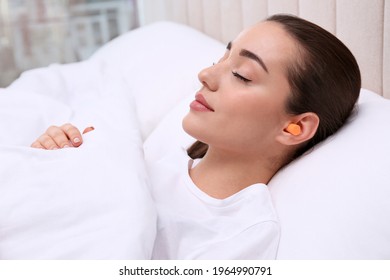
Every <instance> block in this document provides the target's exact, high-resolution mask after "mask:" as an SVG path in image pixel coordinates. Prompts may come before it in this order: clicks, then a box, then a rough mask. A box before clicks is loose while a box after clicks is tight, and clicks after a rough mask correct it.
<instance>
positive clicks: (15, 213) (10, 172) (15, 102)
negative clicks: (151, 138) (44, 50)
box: [0, 63, 156, 259]
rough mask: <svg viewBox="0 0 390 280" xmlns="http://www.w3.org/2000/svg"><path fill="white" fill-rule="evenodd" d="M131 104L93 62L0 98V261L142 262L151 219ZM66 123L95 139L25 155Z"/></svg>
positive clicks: (31, 77)
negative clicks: (51, 129)
mask: <svg viewBox="0 0 390 280" xmlns="http://www.w3.org/2000/svg"><path fill="white" fill-rule="evenodd" d="M103 68H104V67H103ZM103 70H104V71H103ZM83 71H86V72H84V73H87V75H83V74H82V73H80V72H83ZM36 81H38V82H36ZM45 81H48V83H45ZM70 82H72V84H70ZM70 88H73V90H74V91H73V92H72V91H71V90H70ZM76 93H78V94H76ZM130 101H131V98H130V96H129V95H128V88H127V87H126V85H125V84H124V83H123V82H122V81H121V79H118V78H117V77H116V75H115V73H114V72H113V70H110V69H109V68H104V69H99V68H98V67H97V65H96V64H94V63H82V64H73V65H64V66H55V67H49V68H45V69H37V70H34V71H30V72H28V73H25V75H24V76H23V77H22V78H21V79H20V80H19V81H17V82H16V83H15V85H14V86H12V87H10V88H8V89H3V90H2V91H0V130H1V131H2V134H1V136H0V154H1V158H2V160H1V162H0V258H1V259H149V258H150V256H151V252H152V248H153V243H154V237H155V227H156V212H155V208H154V205H153V202H152V199H151V196H150V193H149V191H148V179H147V175H146V172H145V166H144V161H143V152H142V139H141V136H140V132H139V129H138V122H137V117H136V115H135V113H134V103H133V102H130ZM64 122H72V123H74V124H76V125H77V126H78V127H79V128H80V129H83V128H85V127H86V126H88V125H93V126H94V127H95V130H94V131H92V132H89V133H88V134H86V135H84V138H85V143H84V144H83V145H82V146H81V147H80V148H77V149H74V148H70V149H61V150H56V151H46V150H40V149H33V148H30V147H29V144H31V143H32V142H33V141H34V140H35V139H36V138H37V137H38V136H39V135H40V134H42V133H43V132H44V130H43V128H44V129H46V128H47V127H48V126H49V125H53V124H55V125H60V124H63V123H64Z"/></svg>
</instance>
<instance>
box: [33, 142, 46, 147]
mask: <svg viewBox="0 0 390 280" xmlns="http://www.w3.org/2000/svg"><path fill="white" fill-rule="evenodd" d="M31 148H36V149H45V147H43V146H42V145H41V143H39V142H38V141H35V142H34V143H32V144H31Z"/></svg>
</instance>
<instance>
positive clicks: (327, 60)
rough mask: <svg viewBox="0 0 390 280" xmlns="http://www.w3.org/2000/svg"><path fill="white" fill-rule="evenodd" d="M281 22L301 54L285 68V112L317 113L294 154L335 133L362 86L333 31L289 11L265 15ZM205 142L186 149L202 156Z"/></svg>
mask: <svg viewBox="0 0 390 280" xmlns="http://www.w3.org/2000/svg"><path fill="white" fill-rule="evenodd" d="M266 21H269V22H276V23H279V24H281V25H282V26H283V28H284V29H285V30H286V31H287V33H288V34H289V35H290V36H292V38H294V39H295V40H296V41H297V43H298V48H299V51H300V57H298V58H297V63H295V64H293V65H290V66H289V67H288V69H287V78H288V81H289V84H290V88H291V94H290V97H289V99H288V100H287V104H286V112H287V113H289V114H292V115H299V114H302V113H306V112H313V113H316V114H317V115H318V117H319V119H320V123H319V126H318V129H317V131H316V133H315V135H314V136H313V138H311V139H310V140H308V141H307V142H306V143H305V144H304V145H302V146H300V148H298V149H297V151H296V153H295V154H294V155H293V158H292V159H294V158H296V157H298V156H300V155H301V154H303V153H304V152H305V151H307V150H309V149H311V148H312V147H314V146H315V145H316V144H318V143H319V142H321V141H322V140H324V139H326V138H327V137H328V136H330V135H332V134H334V133H335V132H336V131H337V130H338V129H339V128H340V127H341V126H342V125H343V124H344V123H345V122H346V120H347V119H348V117H349V116H350V114H351V112H352V111H353V109H354V106H355V103H356V101H357V99H358V97H359V92H360V88H361V77H360V70H359V66H358V64H357V62H356V59H355V57H354V56H353V54H352V53H351V52H350V50H349V49H348V48H347V47H346V46H345V45H344V44H343V43H342V42H341V41H340V40H339V39H337V38H336V37H335V36H334V35H332V34H331V33H330V32H328V31H326V30H325V29H323V28H321V27H319V26H318V25H316V24H314V23H311V22H309V21H306V20H304V19H301V18H299V17H296V16H291V15H281V14H279V15H273V16H271V17H269V18H268V19H266ZM207 149H208V146H207V145H206V144H205V143H202V142H200V141H197V142H195V143H194V144H193V145H192V146H191V147H190V148H189V149H188V150H187V153H188V155H189V156H190V157H191V158H201V157H203V156H204V155H205V154H206V152H207Z"/></svg>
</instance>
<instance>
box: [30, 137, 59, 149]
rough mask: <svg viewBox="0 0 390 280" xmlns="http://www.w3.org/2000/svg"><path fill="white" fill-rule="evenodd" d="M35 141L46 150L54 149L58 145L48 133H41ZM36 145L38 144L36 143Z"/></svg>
mask: <svg viewBox="0 0 390 280" xmlns="http://www.w3.org/2000/svg"><path fill="white" fill-rule="evenodd" d="M35 142H38V143H39V144H40V145H41V146H42V149H46V150H56V149H58V148H59V146H58V145H57V143H56V142H55V141H54V140H53V138H51V137H50V136H49V135H48V134H46V133H45V134H42V135H41V136H40V137H39V138H38V139H37V141H35ZM36 145H38V144H36Z"/></svg>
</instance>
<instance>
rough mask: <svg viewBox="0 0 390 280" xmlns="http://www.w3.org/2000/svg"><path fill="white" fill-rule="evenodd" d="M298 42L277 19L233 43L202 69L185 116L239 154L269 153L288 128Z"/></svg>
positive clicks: (207, 139) (206, 136) (187, 123)
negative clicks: (290, 69)
mask: <svg viewBox="0 0 390 280" xmlns="http://www.w3.org/2000/svg"><path fill="white" fill-rule="evenodd" d="M297 54H298V51H297V47H296V43H295V41H294V40H293V39H292V38H291V37H290V36H289V35H288V34H287V33H286V31H284V30H283V28H282V27H281V25H279V24H278V23H273V22H263V23H259V24H257V25H255V26H253V27H251V28H249V29H247V30H245V31H244V32H242V33H241V34H240V35H239V36H238V37H237V38H236V39H235V40H234V41H232V42H231V43H229V45H228V47H227V50H226V53H225V55H224V56H223V57H222V58H221V59H220V61H219V62H218V63H217V64H215V65H213V66H211V67H208V68H206V69H204V70H202V71H201V72H200V73H199V75H198V76H199V80H200V82H201V83H202V85H203V86H202V88H201V89H200V90H199V92H198V93H196V96H195V100H194V101H193V102H192V103H191V104H190V111H189V113H188V114H187V116H186V117H185V118H184V120H183V128H184V130H185V131H186V132H187V133H188V134H190V135H191V136H193V137H195V138H196V139H198V140H200V141H202V142H204V143H207V144H209V146H210V147H211V146H215V147H218V148H220V149H225V150H229V151H232V152H239V153H250V154H253V153H256V154H257V153H264V151H266V150H267V149H268V148H269V147H271V146H270V145H272V143H275V141H276V136H277V135H278V134H280V133H281V132H282V131H283V128H284V127H285V126H286V123H288V122H289V117H291V116H289V115H288V114H287V113H286V112H285V104H286V100H287V98H288V96H289V94H290V87H289V84H288V81H287V66H288V65H290V64H291V63H292V62H293V61H294V59H296V57H297Z"/></svg>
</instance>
